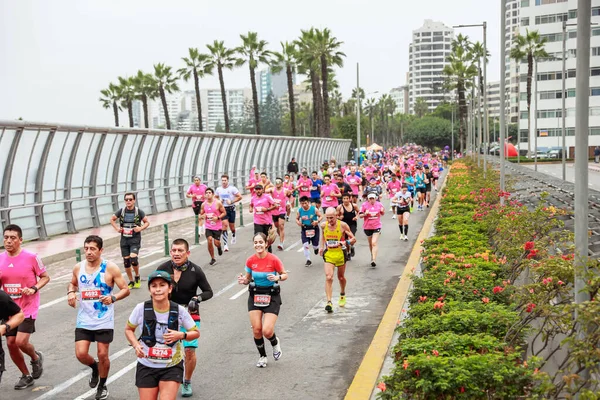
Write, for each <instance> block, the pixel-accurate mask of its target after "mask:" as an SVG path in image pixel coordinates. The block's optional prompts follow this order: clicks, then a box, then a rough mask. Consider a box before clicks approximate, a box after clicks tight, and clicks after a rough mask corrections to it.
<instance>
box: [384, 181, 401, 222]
mask: <svg viewBox="0 0 600 400" xmlns="http://www.w3.org/2000/svg"><path fill="white" fill-rule="evenodd" d="M401 188H402V184H401V183H400V181H399V180H398V177H397V176H396V175H392V180H391V181H389V182H388V183H387V192H388V197H389V199H390V211H391V212H392V218H396V213H395V211H396V210H395V208H396V206H395V205H394V204H392V202H391V199H393V198H394V196H395V195H396V193H398V192H399V191H400V189H401Z"/></svg>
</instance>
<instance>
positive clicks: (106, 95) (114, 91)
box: [98, 83, 121, 126]
mask: <svg viewBox="0 0 600 400" xmlns="http://www.w3.org/2000/svg"><path fill="white" fill-rule="evenodd" d="M100 94H101V95H102V97H100V98H99V99H98V100H100V102H101V103H102V107H104V108H107V109H108V108H112V110H113V114H114V117H115V126H119V111H121V106H120V105H119V101H120V100H121V95H120V93H119V86H117V85H115V84H114V83H109V84H108V88H106V89H102V90H101V91H100Z"/></svg>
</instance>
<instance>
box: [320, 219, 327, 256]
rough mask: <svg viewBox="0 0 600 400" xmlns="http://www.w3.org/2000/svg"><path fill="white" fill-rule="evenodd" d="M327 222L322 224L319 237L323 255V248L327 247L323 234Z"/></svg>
mask: <svg viewBox="0 0 600 400" xmlns="http://www.w3.org/2000/svg"><path fill="white" fill-rule="evenodd" d="M326 223H327V222H324V223H323V224H321V225H320V227H321V235H320V236H321V238H320V239H319V255H320V256H322V255H323V250H324V249H325V235H324V234H323V232H324V228H325V224H326Z"/></svg>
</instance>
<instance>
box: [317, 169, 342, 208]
mask: <svg viewBox="0 0 600 400" xmlns="http://www.w3.org/2000/svg"><path fill="white" fill-rule="evenodd" d="M338 197H340V198H341V197H342V193H341V192H340V188H338V186H337V184H335V183H331V176H330V175H325V176H323V185H322V186H321V204H322V206H323V212H325V210H327V209H328V208H329V207H333V208H336V207H337V206H338V204H339V203H338Z"/></svg>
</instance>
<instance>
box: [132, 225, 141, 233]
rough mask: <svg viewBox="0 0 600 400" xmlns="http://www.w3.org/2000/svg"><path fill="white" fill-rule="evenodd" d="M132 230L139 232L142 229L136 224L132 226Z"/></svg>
mask: <svg viewBox="0 0 600 400" xmlns="http://www.w3.org/2000/svg"><path fill="white" fill-rule="evenodd" d="M133 231H134V232H141V231H142V227H141V226H136V227H134V228H133Z"/></svg>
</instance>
